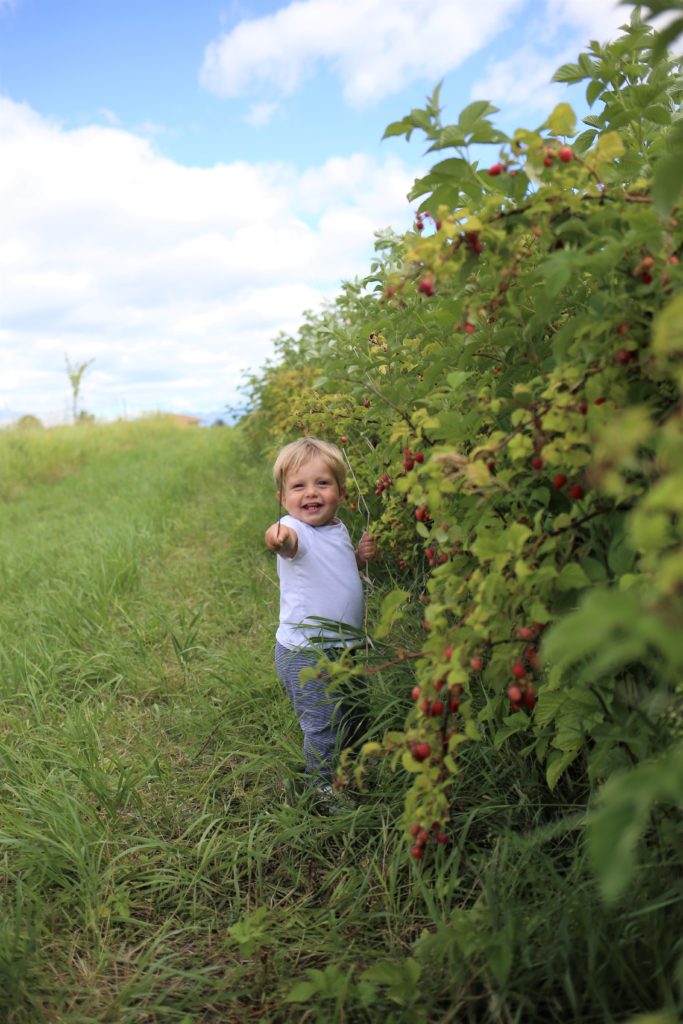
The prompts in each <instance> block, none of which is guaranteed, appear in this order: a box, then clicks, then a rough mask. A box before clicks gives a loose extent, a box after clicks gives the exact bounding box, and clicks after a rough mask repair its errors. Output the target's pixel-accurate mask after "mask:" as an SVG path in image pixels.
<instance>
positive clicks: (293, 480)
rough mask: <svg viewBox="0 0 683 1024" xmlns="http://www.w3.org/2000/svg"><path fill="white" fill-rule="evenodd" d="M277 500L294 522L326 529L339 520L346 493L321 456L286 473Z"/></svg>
mask: <svg viewBox="0 0 683 1024" xmlns="http://www.w3.org/2000/svg"><path fill="white" fill-rule="evenodd" d="M278 498H279V499H280V501H281V503H282V504H283V505H284V507H285V508H286V509H287V511H288V512H289V514H290V516H293V517H294V519H299V520H300V521H301V522H302V523H308V525H309V526H326V525H327V524H328V523H329V522H331V521H332V520H333V519H334V517H335V516H336V514H337V509H338V508H339V506H340V505H341V503H342V500H343V498H344V491H343V489H340V487H339V484H338V483H337V481H336V479H335V477H334V473H333V472H332V471H331V469H330V467H329V466H328V465H327V463H326V462H325V460H324V459H323V458H322V457H321V456H320V455H318V456H316V457H315V458H313V459H309V461H308V462H304V463H303V465H301V466H299V468H298V469H296V470H290V471H289V473H287V476H286V477H285V480H284V487H283V490H282V491H279V492H278Z"/></svg>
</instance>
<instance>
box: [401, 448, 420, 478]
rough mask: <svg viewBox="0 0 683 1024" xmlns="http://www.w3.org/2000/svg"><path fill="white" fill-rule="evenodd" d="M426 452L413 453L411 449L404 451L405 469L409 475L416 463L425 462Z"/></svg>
mask: <svg viewBox="0 0 683 1024" xmlns="http://www.w3.org/2000/svg"><path fill="white" fill-rule="evenodd" d="M424 460H425V457H424V452H413V451H411V450H410V448H404V449H403V468H404V469H405V471H406V473H409V472H410V471H411V469H412V468H413V467H414V465H415V463H416V462H418V463H419V462H424Z"/></svg>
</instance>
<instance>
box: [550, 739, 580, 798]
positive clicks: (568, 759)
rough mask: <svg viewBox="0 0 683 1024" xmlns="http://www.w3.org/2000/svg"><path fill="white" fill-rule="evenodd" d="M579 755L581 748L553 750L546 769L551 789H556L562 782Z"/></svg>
mask: <svg viewBox="0 0 683 1024" xmlns="http://www.w3.org/2000/svg"><path fill="white" fill-rule="evenodd" d="M578 753H579V747H578V746H577V747H576V748H574V749H572V750H553V751H551V753H550V755H549V757H548V767H547V768H546V773H545V777H546V781H547V783H548V787H549V789H551V790H552V789H554V788H555V786H556V785H557V783H558V782H559V781H560V777H561V776H562V775H563V774H564V772H566V770H567V768H568V767H569V765H570V764H571V763H572V761H575V760H576V758H577V756H578Z"/></svg>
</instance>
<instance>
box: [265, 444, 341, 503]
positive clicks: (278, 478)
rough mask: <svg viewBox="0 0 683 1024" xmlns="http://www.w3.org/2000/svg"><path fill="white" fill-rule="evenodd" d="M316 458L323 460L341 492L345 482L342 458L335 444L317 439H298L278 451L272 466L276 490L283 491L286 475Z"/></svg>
mask: <svg viewBox="0 0 683 1024" xmlns="http://www.w3.org/2000/svg"><path fill="white" fill-rule="evenodd" d="M317 457H320V458H321V459H324V461H325V463H326V464H327V466H328V468H329V470H330V472H331V473H332V475H333V476H334V478H335V480H336V481H337V484H338V485H339V490H340V491H341V489H342V488H343V486H344V483H345V481H346V463H345V462H344V456H343V455H342V453H341V451H340V450H339V448H337V446H336V444H331V443H330V442H329V441H320V440H319V439H318V438H317V437H300V438H299V440H298V441H292V442H291V443H290V444H286V445H285V446H284V448H282V449H281V450H280V452H279V454H278V457H277V458H276V460H275V465H274V466H273V479H274V480H275V484H276V486H277V488H278V490H282V489H283V485H284V481H285V479H286V477H287V474H288V473H290V472H292V471H294V472H296V471H297V469H299V468H300V467H301V466H303V464H304V463H305V462H310V460H311V459H315V458H317Z"/></svg>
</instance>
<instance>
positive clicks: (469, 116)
mask: <svg viewBox="0 0 683 1024" xmlns="http://www.w3.org/2000/svg"><path fill="white" fill-rule="evenodd" d="M497 113H498V107H494V106H493V105H492V104H491V103H489V101H488V100H475V101H474V103H470V104H469V106H467V107H465V109H464V110H462V111H461V112H460V116H459V118H458V127H459V128H460V129H461V130H462V131H463V132H464V133H465V134H467V133H468V132H471V131H472V129H473V128H474V126H475V124H476V123H477V121H479V120H480V119H481V118H482V117H488V116H489V114H497Z"/></svg>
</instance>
